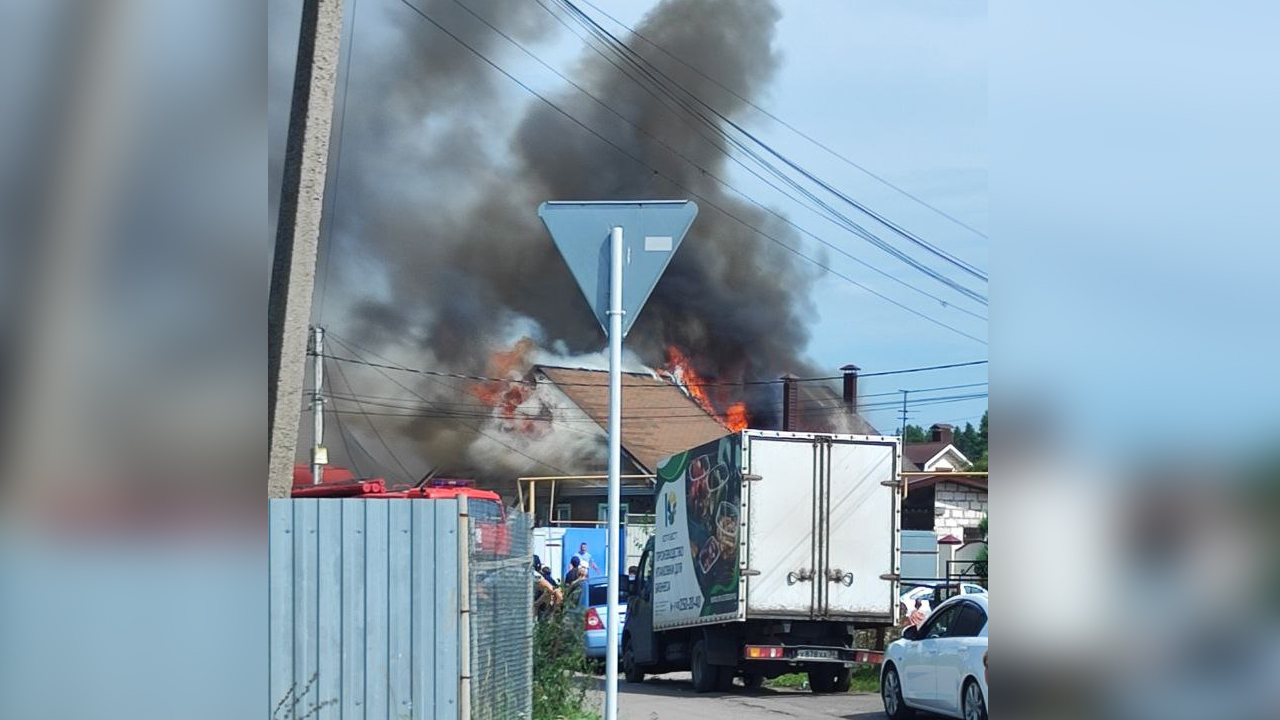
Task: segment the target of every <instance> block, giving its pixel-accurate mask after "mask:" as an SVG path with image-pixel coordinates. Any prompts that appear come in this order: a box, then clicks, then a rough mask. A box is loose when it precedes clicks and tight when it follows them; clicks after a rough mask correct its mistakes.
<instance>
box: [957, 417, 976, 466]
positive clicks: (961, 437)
mask: <svg viewBox="0 0 1280 720" xmlns="http://www.w3.org/2000/svg"><path fill="white" fill-rule="evenodd" d="M955 445H956V448H957V449H959V450H960V452H962V453H964V456H965V457H967V458H969V460H975V459H977V458H978V457H979V453H980V451H981V449H980V448H979V441H978V431H977V430H974V429H973V423H965V424H964V430H961V431H960V432H959V433H957V434H956V442H955Z"/></svg>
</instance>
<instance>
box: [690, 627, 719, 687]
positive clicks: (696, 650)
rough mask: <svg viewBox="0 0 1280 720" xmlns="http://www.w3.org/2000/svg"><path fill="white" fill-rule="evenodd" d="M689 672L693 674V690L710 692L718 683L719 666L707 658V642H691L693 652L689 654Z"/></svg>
mask: <svg viewBox="0 0 1280 720" xmlns="http://www.w3.org/2000/svg"><path fill="white" fill-rule="evenodd" d="M689 673H690V674H691V675H693V690H694V692H700V693H706V692H711V691H712V690H715V689H716V687H717V686H718V685H719V683H720V668H719V666H716V665H712V664H711V663H710V661H709V660H708V659H707V644H706V642H704V641H702V640H699V641H697V642H695V643H694V644H693V652H691V653H690V655H689Z"/></svg>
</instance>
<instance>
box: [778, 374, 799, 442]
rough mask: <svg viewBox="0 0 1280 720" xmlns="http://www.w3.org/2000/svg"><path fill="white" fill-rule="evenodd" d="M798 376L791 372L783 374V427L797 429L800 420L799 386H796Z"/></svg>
mask: <svg viewBox="0 0 1280 720" xmlns="http://www.w3.org/2000/svg"><path fill="white" fill-rule="evenodd" d="M796 379H797V378H796V376H795V375H792V374H790V373H788V374H786V375H783V376H782V429H783V430H784V431H787V430H795V429H796V425H797V423H798V422H799V413H798V410H799V407H800V402H799V397H798V391H799V388H797V387H796Z"/></svg>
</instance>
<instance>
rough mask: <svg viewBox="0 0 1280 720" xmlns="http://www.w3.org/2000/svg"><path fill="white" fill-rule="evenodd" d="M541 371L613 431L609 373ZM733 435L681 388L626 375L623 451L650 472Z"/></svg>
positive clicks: (546, 368)
mask: <svg viewBox="0 0 1280 720" xmlns="http://www.w3.org/2000/svg"><path fill="white" fill-rule="evenodd" d="M535 371H536V372H539V373H541V374H542V375H544V376H546V378H547V379H548V380H550V381H551V382H553V383H555V384H556V386H557V387H558V388H559V389H560V391H561V392H563V393H564V394H565V395H567V396H568V397H569V399H570V400H572V401H573V403H574V404H575V405H577V406H578V407H580V408H582V410H583V412H585V413H587V415H589V416H591V419H592V420H595V421H596V423H597V424H599V425H600V427H601V429H606V428H607V427H608V424H609V374H608V373H606V372H604V371H602V370H580V369H571V368H562V367H550V366H546V365H539V366H537V367H536V368H535ZM728 434H729V430H728V428H726V427H725V426H723V425H721V424H720V422H719V421H718V420H716V419H715V418H713V417H711V416H710V415H708V414H707V412H706V411H705V410H703V409H702V408H701V407H700V406H699V405H698V404H697V403H695V402H694V401H693V400H690V399H689V397H688V396H687V395H685V394H684V392H682V391H681V390H680V389H679V388H677V387H676V386H675V385H672V384H671V383H669V382H666V381H663V380H658V379H657V378H654V377H652V376H650V375H646V374H641V373H623V374H622V449H623V451H624V452H626V453H627V454H628V455H630V456H631V457H632V458H634V459H635V460H636V462H638V463H639V464H640V465H642V466H643V467H644V468H645V469H646V470H647V471H649V472H653V470H654V468H655V467H657V465H658V461H659V460H662V459H663V458H665V457H667V456H669V455H673V454H675V453H678V452H681V451H684V450H688V449H689V448H692V447H697V446H698V445H701V444H702V443H705V442H709V441H711V440H715V439H716V438H719V437H724V436H725V435H728Z"/></svg>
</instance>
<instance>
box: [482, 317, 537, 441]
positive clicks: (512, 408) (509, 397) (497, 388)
mask: <svg viewBox="0 0 1280 720" xmlns="http://www.w3.org/2000/svg"><path fill="white" fill-rule="evenodd" d="M533 348H534V342H533V340H532V339H530V338H523V339H522V340H520V342H518V343H516V344H515V347H513V348H511V349H510V350H506V351H500V352H495V353H494V354H493V355H492V356H490V358H489V370H488V375H489V376H490V377H493V378H510V379H511V381H507V380H505V379H501V380H500V379H494V380H486V381H483V382H478V383H476V384H475V385H473V386H472V387H471V388H470V390H469V392H470V393H471V394H472V395H473V396H475V397H476V398H477V399H478V400H480V402H482V403H484V404H485V405H488V406H489V407H492V408H496V409H497V410H498V411H499V415H500V416H501V417H502V418H504V419H506V420H512V421H514V420H516V415H517V411H518V409H519V408H520V406H521V405H523V404H524V402H525V401H526V400H528V399H529V396H530V395H532V394H533V386H531V385H528V384H526V383H522V382H513V381H515V380H518V379H519V377H520V376H521V375H523V374H524V372H526V371H527V370H528V361H527V360H526V359H525V356H526V355H528V353H529V351H530V350H532V349H533ZM533 426H534V423H533V422H532V421H530V420H525V421H524V422H523V423H519V425H518V427H520V428H522V431H523V432H526V433H528V432H532V431H533Z"/></svg>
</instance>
